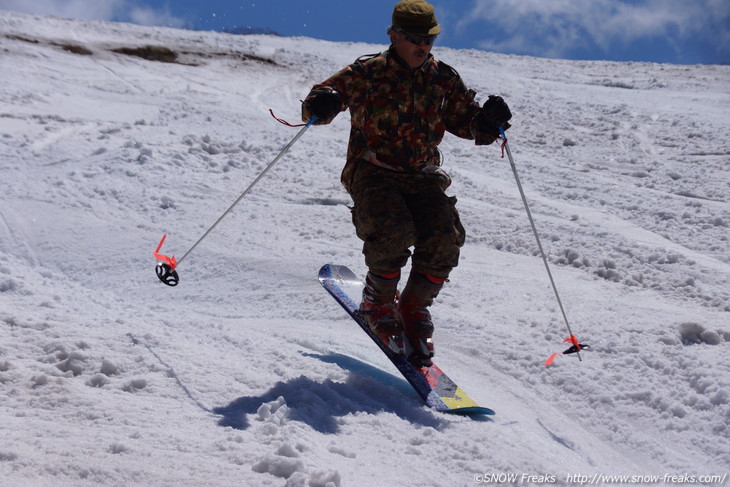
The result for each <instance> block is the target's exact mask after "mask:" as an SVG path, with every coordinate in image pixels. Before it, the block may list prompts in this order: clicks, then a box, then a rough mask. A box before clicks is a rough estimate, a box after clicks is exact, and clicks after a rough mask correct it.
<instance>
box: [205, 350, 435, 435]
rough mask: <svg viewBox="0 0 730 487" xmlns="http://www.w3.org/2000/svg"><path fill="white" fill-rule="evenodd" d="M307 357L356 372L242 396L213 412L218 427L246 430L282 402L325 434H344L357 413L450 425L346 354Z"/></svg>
mask: <svg viewBox="0 0 730 487" xmlns="http://www.w3.org/2000/svg"><path fill="white" fill-rule="evenodd" d="M304 355H305V356H306V357H311V358H315V359H318V360H321V361H322V362H326V363H332V364H336V365H338V366H340V367H341V368H343V369H344V370H347V371H350V372H352V373H351V374H350V375H349V377H348V378H347V381H346V382H344V383H343V382H334V381H332V380H329V379H327V380H325V381H324V382H321V383H320V382H316V381H313V380H312V379H310V378H308V377H304V376H301V377H298V378H296V379H292V380H289V381H286V382H277V383H276V385H274V387H272V388H271V389H270V390H269V391H268V392H266V393H265V394H263V395H260V396H246V397H240V398H238V399H236V400H234V401H233V402H231V403H230V404H229V405H227V406H223V407H217V408H213V412H214V413H216V414H219V415H221V416H222V418H221V419H220V421H219V422H218V424H219V425H220V426H230V427H232V428H235V429H247V428H248V427H249V426H250V423H249V418H248V415H249V414H255V413H257V412H258V411H259V408H261V406H262V405H263V404H266V403H270V402H273V401H276V400H277V399H278V398H279V397H283V398H284V400H285V401H286V406H287V418H288V419H289V420H294V421H301V422H303V423H305V424H307V425H309V426H311V427H312V428H313V429H315V430H316V431H318V432H320V433H325V434H335V433H337V432H338V431H339V421H338V418H340V417H342V416H346V415H348V414H357V413H368V414H377V413H381V412H385V413H393V414H395V415H397V416H398V417H400V418H402V419H404V420H406V421H409V422H411V423H413V424H418V425H421V426H429V427H432V428H435V429H443V427H444V426H445V425H446V424H447V423H448V422H447V421H446V420H444V419H442V418H438V417H436V416H435V415H434V414H433V413H432V412H431V411H429V410H428V409H427V408H426V407H425V406H424V405H423V401H422V400H421V398H420V397H419V396H418V394H416V392H415V391H413V389H412V388H411V386H410V385H409V384H408V383H407V382H406V381H405V380H403V379H399V378H397V377H395V376H393V375H391V374H388V373H387V372H383V371H382V370H380V369H378V368H375V367H373V366H371V365H368V364H366V363H365V362H361V361H359V360H357V359H354V358H351V357H347V356H345V355H341V354H336V353H333V354H328V355H319V354H311V353H308V354H304Z"/></svg>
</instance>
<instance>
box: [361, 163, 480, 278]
mask: <svg viewBox="0 0 730 487" xmlns="http://www.w3.org/2000/svg"><path fill="white" fill-rule="evenodd" d="M441 185H442V180H441V178H440V177H439V176H437V175H433V174H411V173H403V172H396V171H391V170H388V169H384V168H380V167H377V166H373V165H371V164H368V163H367V162H365V161H360V162H359V163H358V164H357V166H356V168H355V171H354V174H353V178H352V186H351V195H352V198H353V200H354V202H355V205H354V207H353V209H352V221H353V223H354V224H355V229H356V231H357V236H358V237H360V239H362V240H363V242H364V243H363V254H364V255H365V264H366V265H367V266H368V269H370V271H371V272H373V273H374V274H379V275H383V274H388V273H391V272H395V271H397V270H399V269H400V268H401V267H403V266H404V265H405V264H406V263H407V261H408V258H409V257H411V251H410V249H409V248H410V247H414V252H413V259H412V266H413V270H416V271H418V272H421V273H423V274H430V275H432V276H436V277H443V278H446V277H448V276H449V273H450V272H451V269H453V268H454V267H456V265H457V264H458V262H459V250H460V248H461V247H462V246H463V245H464V239H465V236H466V235H465V231H464V227H463V226H462V225H461V221H460V220H459V213H458V212H457V211H456V207H455V205H456V198H455V197H453V196H452V197H449V196H447V195H446V193H444V191H443V189H442V187H441Z"/></svg>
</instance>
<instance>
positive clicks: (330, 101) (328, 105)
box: [304, 90, 342, 122]
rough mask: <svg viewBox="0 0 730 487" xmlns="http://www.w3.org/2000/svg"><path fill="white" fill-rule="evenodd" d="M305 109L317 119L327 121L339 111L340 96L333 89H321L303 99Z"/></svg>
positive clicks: (340, 105) (340, 106) (340, 104)
mask: <svg viewBox="0 0 730 487" xmlns="http://www.w3.org/2000/svg"><path fill="white" fill-rule="evenodd" d="M304 105H305V109H306V110H307V111H308V112H309V113H310V115H312V116H314V117H317V120H318V121H322V122H327V121H329V120H331V119H333V118H335V115H337V114H338V113H340V109H341V108H342V97H341V96H340V94H339V93H338V92H337V91H335V90H322V91H317V92H315V93H312V94H311V95H310V96H308V97H307V99H306V100H304Z"/></svg>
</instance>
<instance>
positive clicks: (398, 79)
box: [302, 46, 495, 192]
mask: <svg viewBox="0 0 730 487" xmlns="http://www.w3.org/2000/svg"><path fill="white" fill-rule="evenodd" d="M322 90H336V91H338V92H339V93H340V95H341V97H342V106H341V110H345V109H348V108H349V109H350V114H351V124H352V128H351V131H350V142H349V146H348V150H347V162H346V164H345V168H344V170H343V171H342V178H341V180H342V184H343V185H344V186H345V189H346V190H347V191H348V192H349V191H350V186H351V184H352V174H353V170H354V167H355V164H356V162H357V161H358V160H360V159H365V160H367V161H368V162H370V163H371V164H374V165H378V166H381V167H385V168H388V169H391V170H393V171H398V172H408V173H414V172H415V173H437V174H440V175H441V176H442V177H444V178H445V181H446V182H447V184H448V181H449V179H448V175H447V174H446V173H445V172H444V171H443V170H442V169H441V168H440V166H441V156H440V154H439V151H438V145H439V143H441V140H442V139H443V137H444V133H445V131H449V132H451V133H452V134H454V135H456V136H458V137H461V138H464V139H469V140H474V139H476V143H477V145H486V144H491V143H492V142H494V140H495V137H494V136H493V135H489V134H484V133H480V132H479V131H478V130H477V128H476V120H475V117H476V115H477V114H478V113H479V110H480V106H479V104H478V103H477V102H476V101H474V95H475V93H474V92H473V91H471V90H469V89H467V87H466V86H465V84H464V82H463V81H462V79H461V77H460V76H459V74H458V73H457V72H456V71H455V70H454V69H453V68H451V67H450V66H448V65H447V64H445V63H443V62H440V61H437V60H436V59H435V58H434V57H433V56H431V55H429V58H428V60H426V62H424V63H423V64H422V65H421V66H420V67H418V68H416V69H411V68H409V67H408V66H407V65H406V64H405V63H404V62H403V61H402V60H401V59H400V58H399V57H398V56H397V55H396V54H395V50H394V48H393V47H392V46H391V48H390V49H389V50H388V51H385V52H383V53H381V54H376V55H371V56H363V57H362V58H360V59H358V60H357V61H356V62H355V63H353V64H351V65H349V66H347V67H346V68H344V69H342V70H341V71H339V72H338V73H336V74H335V75H334V76H332V77H331V78H329V79H327V80H326V81H324V82H322V83H320V84H318V85H315V86H314V87H313V88H312V90H311V92H310V94H309V95H308V96H307V99H305V100H304V103H303V104H302V118H303V119H304V121H309V119H310V118H311V114H310V113H309V111H308V109H307V102H308V100H310V99H311V98H312V97H313V96H314V95H315V94H316V93H318V92H320V91H322ZM333 118H334V117H332V118H331V119H329V120H318V121H317V122H315V124H316V125H322V124H327V123H330V122H331V121H332V119H333Z"/></svg>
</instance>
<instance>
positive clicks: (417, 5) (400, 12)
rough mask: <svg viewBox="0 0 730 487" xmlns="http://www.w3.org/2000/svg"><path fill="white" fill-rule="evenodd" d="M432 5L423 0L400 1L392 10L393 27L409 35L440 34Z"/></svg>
mask: <svg viewBox="0 0 730 487" xmlns="http://www.w3.org/2000/svg"><path fill="white" fill-rule="evenodd" d="M434 12H435V11H434V8H433V5H431V4H430V3H428V2H426V1H425V0H402V1H400V2H398V3H397V4H395V8H394V9H393V27H397V28H400V29H403V30H404V31H406V32H408V33H409V34H415V35H418V36H434V35H436V34H439V33H440V32H441V27H439V23H438V21H437V20H436V14H435V13H434Z"/></svg>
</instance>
